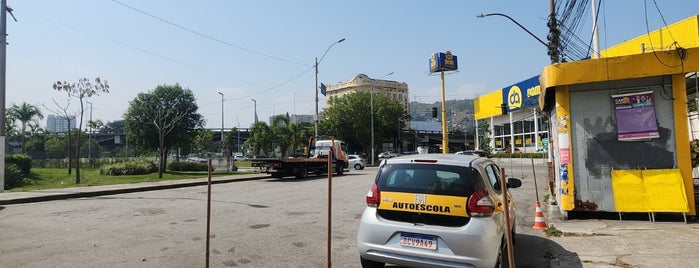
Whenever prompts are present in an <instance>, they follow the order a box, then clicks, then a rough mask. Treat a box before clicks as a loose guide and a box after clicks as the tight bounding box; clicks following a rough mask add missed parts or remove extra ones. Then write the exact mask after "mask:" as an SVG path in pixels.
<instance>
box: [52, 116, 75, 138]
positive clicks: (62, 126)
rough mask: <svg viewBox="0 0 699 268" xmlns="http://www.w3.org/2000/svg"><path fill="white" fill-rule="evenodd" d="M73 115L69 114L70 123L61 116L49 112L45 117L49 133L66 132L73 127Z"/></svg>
mask: <svg viewBox="0 0 699 268" xmlns="http://www.w3.org/2000/svg"><path fill="white" fill-rule="evenodd" d="M75 125H76V124H75V116H74V115H73V116H70V124H68V120H66V118H65V117H63V116H58V115H53V114H50V115H48V116H47V117H46V130H48V131H49V132H51V133H66V132H68V130H71V129H74V128H75Z"/></svg>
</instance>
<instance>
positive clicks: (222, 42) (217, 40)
mask: <svg viewBox="0 0 699 268" xmlns="http://www.w3.org/2000/svg"><path fill="white" fill-rule="evenodd" d="M112 2H114V3H117V4H119V5H122V6H124V7H127V8H129V9H131V10H133V11H136V12H138V13H141V14H143V15H146V16H148V17H151V18H154V19H156V20H158V21H161V22H164V23H167V24H170V25H172V26H175V27H177V28H180V29H182V30H185V31H187V32H190V33H193V34H196V35H198V36H201V37H204V38H206V39H210V40H213V41H216V42H218V43H221V44H224V45H227V46H230V47H234V48H237V49H240V50H243V51H246V52H249V53H252V54H256V55H260V56H263V57H267V58H271V59H275V60H279V61H284V62H288V63H293V64H297V65H301V66H306V67H311V65H308V64H304V63H300V62H297V61H292V60H288V59H284V58H280V57H276V56H272V55H269V54H265V53H262V52H259V51H256V50H252V49H249V48H245V47H242V46H239V45H236V44H233V43H230V42H227V41H224V40H221V39H218V38H216V37H213V36H210V35H208V34H204V33H201V32H198V31H195V30H192V29H190V28H187V27H185V26H182V25H179V24H177V23H174V22H171V21H169V20H166V19H163V18H161V17H158V16H155V15H153V14H150V13H148V12H145V11H143V10H140V9H138V8H135V7H133V6H130V5H127V4H125V3H123V2H121V1H118V0H112Z"/></svg>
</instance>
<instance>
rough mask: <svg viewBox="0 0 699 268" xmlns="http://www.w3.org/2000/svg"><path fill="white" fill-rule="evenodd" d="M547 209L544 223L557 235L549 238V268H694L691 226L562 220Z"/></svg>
mask: <svg viewBox="0 0 699 268" xmlns="http://www.w3.org/2000/svg"><path fill="white" fill-rule="evenodd" d="M547 206H548V209H547V211H548V213H547V214H548V215H547V216H548V217H547V223H548V224H549V226H553V227H555V229H557V230H559V231H560V232H561V233H562V235H561V236H560V237H554V236H551V237H549V240H550V242H549V244H550V245H549V246H548V247H547V248H548V250H549V252H550V258H551V267H566V268H568V267H699V249H698V248H697V244H699V224H697V222H692V221H688V223H684V221H683V220H682V218H681V217H676V216H675V217H671V218H669V219H668V220H667V221H661V220H658V218H656V221H655V222H651V221H650V220H637V219H634V220H626V219H625V220H622V221H620V220H618V219H616V220H611V219H573V220H563V217H562V216H561V214H560V212H559V210H558V207H557V206H551V205H547ZM661 218H662V217H661ZM688 220H689V219H688Z"/></svg>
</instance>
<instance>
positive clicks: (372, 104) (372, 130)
mask: <svg viewBox="0 0 699 268" xmlns="http://www.w3.org/2000/svg"><path fill="white" fill-rule="evenodd" d="M392 74H393V72H390V73H387V74H385V75H384V76H382V77H381V78H379V80H381V79H383V78H384V77H386V76H389V75H392ZM369 103H370V105H371V165H372V166H373V165H374V157H375V155H374V154H375V152H374V81H372V82H371V94H370V97H369Z"/></svg>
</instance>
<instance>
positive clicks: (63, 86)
mask: <svg viewBox="0 0 699 268" xmlns="http://www.w3.org/2000/svg"><path fill="white" fill-rule="evenodd" d="M53 89H54V90H57V91H63V92H66V93H67V94H68V97H70V98H77V99H78V100H80V112H79V113H80V121H78V122H79V123H78V129H79V130H80V129H82V127H83V114H84V112H85V98H90V97H92V96H94V95H99V93H109V85H108V84H107V80H104V82H103V81H102V80H101V79H100V78H99V77H97V78H95V83H94V84H93V83H92V82H90V80H89V79H87V78H80V79H78V82H73V83H72V84H71V83H68V82H66V81H63V82H61V81H56V82H54V83H53ZM80 132H81V131H78V132H77V136H76V137H75V144H80ZM69 137H70V136H69ZM75 184H80V146H76V148H75Z"/></svg>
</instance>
